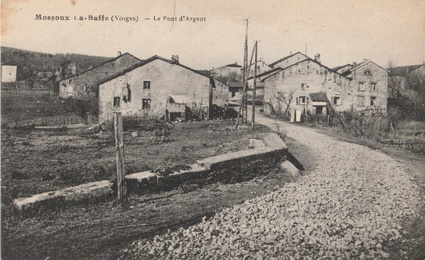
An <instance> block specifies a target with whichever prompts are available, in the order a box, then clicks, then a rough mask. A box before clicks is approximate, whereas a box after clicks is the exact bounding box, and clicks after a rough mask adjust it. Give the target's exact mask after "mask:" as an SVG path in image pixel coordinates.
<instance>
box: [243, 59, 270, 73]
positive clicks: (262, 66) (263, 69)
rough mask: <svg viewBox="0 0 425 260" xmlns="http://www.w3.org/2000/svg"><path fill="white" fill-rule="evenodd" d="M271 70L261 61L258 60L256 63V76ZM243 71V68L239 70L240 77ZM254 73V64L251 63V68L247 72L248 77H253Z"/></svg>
mask: <svg viewBox="0 0 425 260" xmlns="http://www.w3.org/2000/svg"><path fill="white" fill-rule="evenodd" d="M271 69H272V68H271V67H270V66H269V65H267V63H265V62H264V61H263V60H261V59H260V60H259V61H257V75H258V74H261V73H264V72H267V71H269V70H271ZM244 70H245V68H241V74H242V75H243V73H244ZM254 72H255V64H254V63H252V64H251V68H250V70H249V76H253V75H254Z"/></svg>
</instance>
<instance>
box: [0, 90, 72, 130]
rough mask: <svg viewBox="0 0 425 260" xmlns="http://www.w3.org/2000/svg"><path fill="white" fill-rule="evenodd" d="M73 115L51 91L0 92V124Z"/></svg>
mask: <svg viewBox="0 0 425 260" xmlns="http://www.w3.org/2000/svg"><path fill="white" fill-rule="evenodd" d="M73 114H74V113H73V112H72V111H71V110H70V109H69V108H67V107H65V105H64V103H63V102H62V101H61V100H59V99H58V98H57V96H56V95H54V93H53V92H52V91H47V90H35V91H31V90H19V91H6V90H2V91H1V118H2V124H3V123H5V122H15V121H19V120H25V119H33V118H38V117H44V116H64V115H73Z"/></svg>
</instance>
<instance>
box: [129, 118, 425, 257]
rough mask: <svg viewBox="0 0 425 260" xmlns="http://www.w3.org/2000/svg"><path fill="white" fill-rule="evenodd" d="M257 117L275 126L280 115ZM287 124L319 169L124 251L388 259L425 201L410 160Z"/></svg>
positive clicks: (154, 254)
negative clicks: (398, 159)
mask: <svg viewBox="0 0 425 260" xmlns="http://www.w3.org/2000/svg"><path fill="white" fill-rule="evenodd" d="M257 118H258V117H257ZM258 121H259V122H260V123H263V124H266V125H269V126H270V127H272V128H274V126H273V125H274V124H275V121H274V120H271V119H268V118H264V117H260V118H258ZM283 127H284V129H286V131H287V135H288V136H289V137H291V138H293V139H295V140H296V141H298V142H300V143H301V144H303V145H306V146H309V147H311V148H312V149H313V151H314V152H315V154H316V156H317V166H316V167H315V168H314V169H313V170H311V171H310V172H308V173H307V174H305V175H304V176H302V177H301V178H300V179H298V181H296V182H292V183H288V184H286V185H285V186H284V187H283V188H281V189H279V190H277V191H275V192H272V193H269V194H267V195H265V196H262V197H258V198H255V199H252V200H248V201H246V202H245V203H244V204H241V205H235V206H233V207H231V208H228V209H225V210H223V211H221V212H218V213H217V214H216V215H215V216H214V217H212V218H211V219H208V220H207V219H204V221H203V222H202V223H199V224H197V225H195V226H191V227H188V228H181V229H179V230H177V231H175V232H169V233H167V234H164V235H160V236H155V237H154V238H153V239H150V240H148V241H146V240H140V241H135V242H134V243H133V244H132V245H130V246H129V247H127V248H126V249H125V250H124V253H125V254H127V255H131V256H132V257H133V258H138V256H140V258H145V257H146V256H149V258H152V259H155V258H156V259H329V258H331V259H334V258H338V259H341V258H342V259H386V258H388V257H389V256H390V255H389V253H388V252H389V251H390V250H389V248H388V247H387V245H388V241H391V240H395V239H399V238H401V237H402V236H403V234H404V232H405V231H404V230H403V227H402V223H403V221H404V220H406V219H412V218H415V217H417V216H418V212H419V209H420V206H422V204H423V198H422V199H421V198H420V193H419V188H418V186H417V185H416V184H415V183H414V182H413V177H412V176H411V173H410V170H409V166H408V165H404V164H401V163H399V162H396V161H395V160H394V159H392V158H391V157H389V156H387V155H385V154H384V153H382V152H380V151H375V150H371V149H369V148H367V147H364V146H360V145H356V144H352V143H347V142H342V141H337V140H335V139H333V138H331V137H328V136H325V135H322V134H319V133H316V132H315V131H314V130H312V129H309V128H304V127H300V126H294V125H289V124H284V126H283ZM289 149H290V147H289Z"/></svg>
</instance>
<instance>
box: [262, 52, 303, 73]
mask: <svg viewBox="0 0 425 260" xmlns="http://www.w3.org/2000/svg"><path fill="white" fill-rule="evenodd" d="M307 58H309V57H308V56H307V55H305V54H303V53H301V52H296V53H294V54H292V52H291V54H290V55H288V56H285V57H283V58H281V59H278V60H277V61H275V62H272V63H270V64H269V66H270V68H272V69H276V68H282V69H284V68H286V67H289V66H292V65H293V64H295V63H297V62H300V61H303V60H305V59H307Z"/></svg>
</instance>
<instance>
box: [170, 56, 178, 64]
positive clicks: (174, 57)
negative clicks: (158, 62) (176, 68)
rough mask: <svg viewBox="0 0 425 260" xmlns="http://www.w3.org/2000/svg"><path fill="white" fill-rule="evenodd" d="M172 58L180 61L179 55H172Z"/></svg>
mask: <svg viewBox="0 0 425 260" xmlns="http://www.w3.org/2000/svg"><path fill="white" fill-rule="evenodd" d="M171 60H172V61H175V62H176V63H179V55H171Z"/></svg>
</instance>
